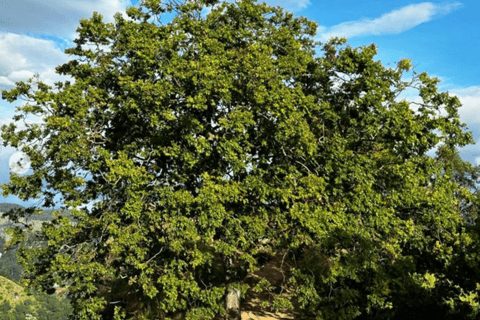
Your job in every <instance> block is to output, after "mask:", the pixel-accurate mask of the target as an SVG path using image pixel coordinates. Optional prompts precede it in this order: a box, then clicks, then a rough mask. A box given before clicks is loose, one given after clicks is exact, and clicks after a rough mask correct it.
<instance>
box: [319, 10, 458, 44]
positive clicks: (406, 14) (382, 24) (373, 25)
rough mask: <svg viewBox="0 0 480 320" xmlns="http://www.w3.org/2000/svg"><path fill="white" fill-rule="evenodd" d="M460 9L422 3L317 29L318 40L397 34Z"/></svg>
mask: <svg viewBox="0 0 480 320" xmlns="http://www.w3.org/2000/svg"><path fill="white" fill-rule="evenodd" d="M460 7H462V3H460V2H458V1H456V2H443V3H432V2H422V3H417V4H412V5H409V6H406V7H403V8H400V9H396V10H393V11H390V12H388V13H386V14H384V15H382V16H380V17H378V18H375V19H368V18H366V19H362V20H357V21H347V22H343V23H340V24H338V25H336V26H333V27H329V28H327V27H321V26H320V27H319V29H318V33H319V35H318V39H319V40H320V41H326V40H328V39H329V38H330V37H346V38H353V37H359V36H366V35H384V34H398V33H401V32H404V31H406V30H409V29H412V28H414V27H416V26H418V25H420V24H422V23H425V22H428V21H431V20H433V19H435V18H438V17H441V16H444V15H446V14H448V13H450V12H452V11H454V10H457V9H459V8H460Z"/></svg>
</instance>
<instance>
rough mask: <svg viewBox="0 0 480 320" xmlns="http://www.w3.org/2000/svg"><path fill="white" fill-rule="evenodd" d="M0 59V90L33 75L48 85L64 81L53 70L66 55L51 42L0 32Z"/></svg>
mask: <svg viewBox="0 0 480 320" xmlns="http://www.w3.org/2000/svg"><path fill="white" fill-rule="evenodd" d="M0 57H2V58H1V59H0V89H8V88H9V87H11V86H13V85H14V84H15V82H16V81H20V80H22V81H25V80H26V79H28V78H29V77H31V76H32V75H33V74H34V73H39V74H40V76H41V78H42V80H43V81H44V82H46V83H48V84H53V83H54V82H56V81H59V80H64V79H65V78H64V77H63V78H62V77H61V76H59V75H57V74H56V73H55V67H56V66H58V65H60V64H63V63H65V62H67V61H68V56H67V55H65V54H64V53H63V50H61V49H60V48H58V46H57V45H56V44H55V42H53V41H50V40H43V39H36V38H32V37H29V36H25V35H18V34H13V33H1V32H0Z"/></svg>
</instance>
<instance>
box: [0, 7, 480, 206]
mask: <svg viewBox="0 0 480 320" xmlns="http://www.w3.org/2000/svg"><path fill="white" fill-rule="evenodd" d="M265 2H266V3H267V4H269V5H272V6H278V5H279V6H282V7H284V8H285V9H286V10H289V11H291V12H294V13H295V14H296V15H297V16H304V17H306V18H308V19H309V20H313V21H316V22H317V23H318V25H319V27H318V34H317V36H316V38H317V40H320V41H324V40H326V39H328V37H330V36H345V37H347V38H348V40H349V44H350V45H351V46H353V47H358V46H362V45H368V44H371V43H375V44H377V45H378V48H379V53H378V55H377V59H378V60H381V61H382V63H383V64H384V65H391V66H394V65H395V63H396V62H397V61H399V60H400V59H402V58H410V59H412V61H413V64H414V65H415V66H416V69H417V71H419V72H421V71H427V72H428V73H429V74H430V75H432V76H436V77H438V78H440V79H441V80H442V82H441V84H440V88H441V90H443V91H449V92H450V93H452V94H455V95H457V96H458V97H459V99H460V101H461V102H462V104H463V107H462V108H461V109H460V115H461V119H462V120H463V121H464V122H466V123H467V125H468V127H469V129H470V130H471V131H472V132H473V135H474V139H475V141H476V142H477V144H476V145H473V146H468V147H466V148H464V149H463V150H462V151H461V156H462V157H463V158H464V159H466V160H468V161H470V162H472V163H473V164H480V112H478V111H477V110H480V63H479V61H478V52H480V22H479V17H480V1H476V0H464V1H447V2H444V1H430V2H422V1H414V0H412V1H404V0H396V1H390V0H364V1H358V0H357V1H352V0H336V1H314V0H268V1H265ZM137 3H138V1H136V0H132V1H130V0H14V1H13V0H10V1H1V2H0V90H2V89H10V88H12V87H13V85H14V83H15V82H16V81H21V80H26V79H27V78H29V77H31V76H32V75H33V74H34V73H38V74H40V78H41V79H42V81H44V82H46V83H47V84H53V83H54V82H56V81H64V80H66V79H67V78H65V77H61V76H59V75H57V74H55V67H56V66H57V65H60V64H62V63H65V62H67V61H68V60H69V57H68V56H67V55H65V54H64V53H63V50H64V49H65V48H67V47H70V46H72V45H73V42H72V41H73V39H75V38H76V28H77V27H78V22H79V20H80V19H82V18H89V17H91V15H92V13H93V11H97V12H99V13H101V14H102V15H103V16H104V20H106V21H108V22H112V21H113V15H114V14H115V13H116V12H124V10H125V8H127V7H128V6H131V5H135V4H137ZM167 22H168V21H167ZM19 104H20V102H17V103H14V104H9V103H8V102H6V101H3V100H0V125H1V124H7V123H9V122H11V121H12V117H13V115H14V114H15V106H17V105H19ZM39 120H40V119H29V120H28V121H30V122H38V121H39ZM15 151H17V150H14V149H13V148H9V147H3V146H1V141H0V183H7V182H8V181H9V165H8V161H9V159H10V157H11V156H12V154H14V152H15ZM30 173H31V171H30ZM27 174H28V172H27ZM0 202H14V203H19V204H24V205H25V204H26V203H23V202H21V201H20V200H19V199H17V198H16V197H12V196H10V197H8V198H3V197H2V196H0ZM34 203H36V201H30V202H29V203H27V204H34Z"/></svg>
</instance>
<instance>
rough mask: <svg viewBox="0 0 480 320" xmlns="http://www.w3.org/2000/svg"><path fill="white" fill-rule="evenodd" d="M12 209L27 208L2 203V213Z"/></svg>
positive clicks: (0, 209) (0, 204) (0, 208)
mask: <svg viewBox="0 0 480 320" xmlns="http://www.w3.org/2000/svg"><path fill="white" fill-rule="evenodd" d="M12 209H25V207H24V206H21V205H19V204H16V203H0V212H7V211H8V210H12Z"/></svg>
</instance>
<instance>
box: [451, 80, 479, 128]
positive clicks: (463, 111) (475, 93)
mask: <svg viewBox="0 0 480 320" xmlns="http://www.w3.org/2000/svg"><path fill="white" fill-rule="evenodd" d="M450 92H451V93H452V94H454V95H456V96H457V97H458V99H459V100H460V102H461V103H462V107H461V108H460V109H459V110H458V113H459V114H460V119H462V121H464V122H466V123H468V124H474V123H480V86H471V87H467V88H458V89H452V90H450Z"/></svg>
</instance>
